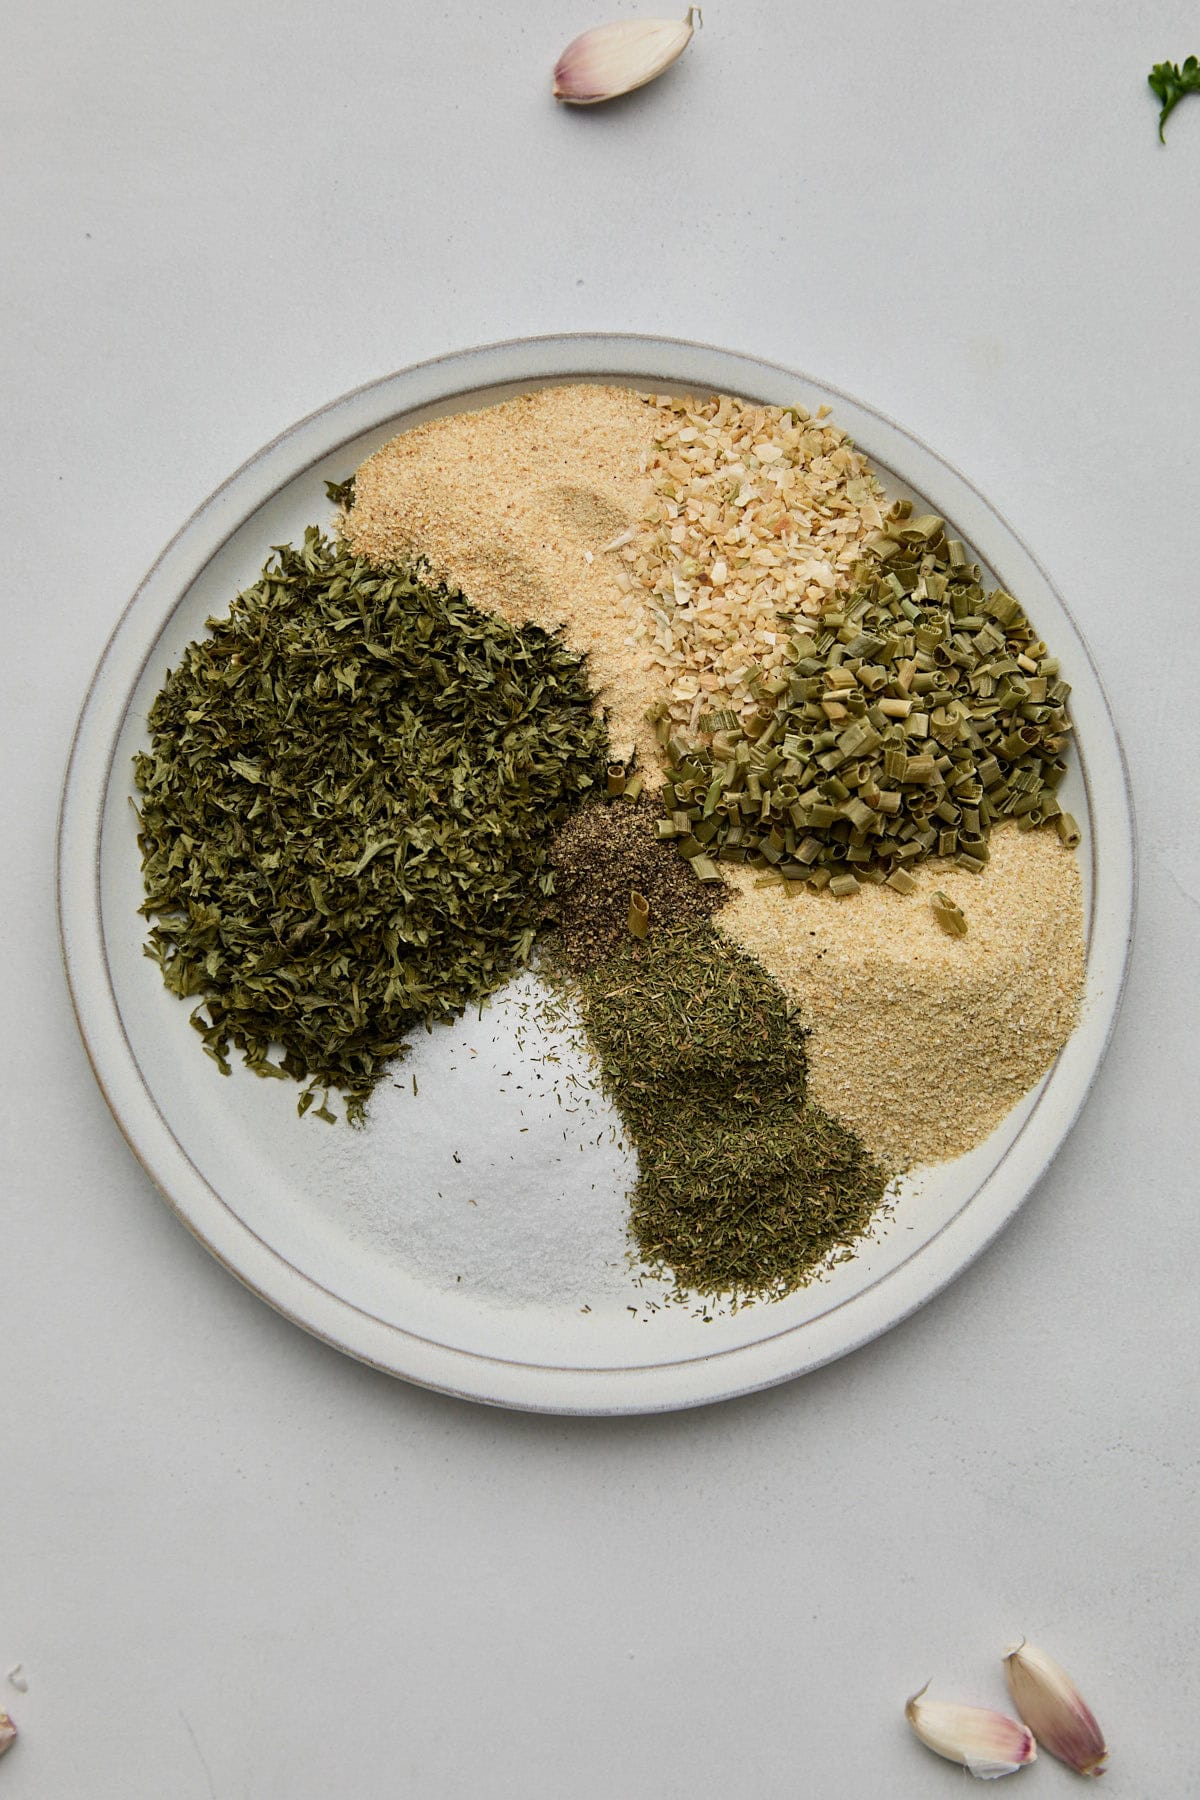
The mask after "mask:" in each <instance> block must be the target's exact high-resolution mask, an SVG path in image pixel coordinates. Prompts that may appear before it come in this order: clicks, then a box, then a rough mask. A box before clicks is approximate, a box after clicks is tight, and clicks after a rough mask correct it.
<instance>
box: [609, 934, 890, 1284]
mask: <svg viewBox="0 0 1200 1800" xmlns="http://www.w3.org/2000/svg"><path fill="white" fill-rule="evenodd" d="M576 984H577V992H578V994H579V998H580V1003H581V1006H582V1011H583V1017H584V1023H585V1025H586V1028H587V1033H588V1037H589V1040H590V1042H591V1044H592V1046H593V1049H594V1051H595V1054H596V1056H597V1059H598V1062H599V1066H600V1071H601V1075H602V1078H603V1081H604V1085H605V1087H606V1089H607V1090H608V1092H609V1094H610V1096H611V1098H612V1100H613V1102H614V1104H615V1105H616V1106H617V1108H618V1110H619V1111H620V1113H621V1116H622V1119H623V1120H624V1123H625V1127H626V1130H627V1131H628V1133H629V1136H630V1138H631V1139H632V1141H633V1143H634V1145H635V1147H636V1149H637V1153H638V1167H639V1173H638V1180H637V1184H636V1186H635V1188H634V1190H633V1194H632V1196H631V1201H630V1205H631V1216H630V1230H631V1233H632V1236H633V1238H634V1240H635V1241H636V1244H637V1247H638V1250H639V1252H640V1254H641V1256H642V1258H643V1260H644V1261H645V1262H646V1263H647V1264H648V1265H649V1266H650V1268H651V1269H652V1270H653V1271H655V1272H656V1273H663V1274H665V1273H666V1272H668V1271H669V1272H670V1274H671V1275H673V1277H674V1280H675V1284H676V1287H677V1288H678V1289H679V1290H680V1293H681V1295H684V1294H687V1293H696V1294H701V1295H709V1296H724V1297H726V1298H728V1299H730V1300H731V1301H732V1302H733V1304H734V1305H735V1306H736V1305H739V1304H742V1303H744V1302H746V1301H749V1300H754V1299H778V1298H779V1297H781V1296H782V1295H784V1294H787V1293H789V1292H791V1290H792V1289H793V1288H796V1287H798V1286H800V1285H802V1284H803V1283H804V1282H805V1280H807V1279H808V1277H809V1276H810V1275H811V1274H812V1273H813V1272H814V1271H815V1270H816V1269H817V1268H818V1267H819V1266H820V1265H822V1264H823V1263H824V1262H825V1261H826V1259H827V1258H828V1257H830V1256H831V1255H832V1256H834V1257H835V1258H837V1257H838V1253H839V1252H845V1253H846V1254H849V1250H850V1246H851V1245H853V1244H854V1242H855V1241H856V1240H857V1239H858V1238H860V1237H861V1236H862V1234H863V1233H864V1232H865V1231H866V1230H867V1229H868V1227H869V1225H870V1222H871V1219H872V1216H873V1215H874V1214H875V1212H876V1210H877V1209H878V1207H879V1205H880V1202H881V1200H882V1198H883V1192H884V1188H885V1186H886V1183H887V1177H886V1175H885V1173H884V1171H883V1170H882V1169H881V1168H880V1167H879V1166H878V1165H877V1164H875V1163H874V1162H872V1161H871V1159H870V1158H869V1157H868V1155H867V1153H866V1151H865V1150H864V1148H863V1146H862V1143H861V1142H860V1140H859V1139H858V1138H857V1137H856V1136H855V1134H854V1133H853V1132H852V1131H850V1130H848V1129H847V1128H846V1127H844V1126H842V1125H839V1124H838V1123H837V1121H836V1120H834V1119H832V1118H830V1117H829V1115H828V1114H826V1113H824V1112H822V1111H821V1110H820V1109H819V1108H818V1107H815V1106H811V1105H809V1104H807V1103H806V1101H805V1094H804V1089H805V1070H806V1064H805V1054H804V1032H803V1031H802V1029H801V1028H800V1026H799V1025H798V1024H797V1022H796V1019H795V1016H794V1015H793V1013H792V1012H791V1010H790V1008H789V1005H788V1002H787V1000H786V998H785V996H784V994H783V992H782V991H781V989H780V988H779V987H778V986H777V985H776V983H775V982H774V981H772V980H771V978H770V977H769V976H768V975H767V974H766V973H765V972H764V971H763V970H762V969H761V968H760V966H759V965H758V963H756V962H755V961H754V960H753V959H752V958H751V957H749V956H747V955H746V954H745V952H744V951H742V950H739V949H738V948H737V947H736V945H734V944H732V943H731V942H730V941H729V940H728V939H727V938H725V937H723V936H722V935H721V934H720V933H719V932H717V931H715V930H714V929H713V928H712V927H711V926H710V925H709V924H707V923H704V922H700V923H695V922H692V923H686V924H676V925H672V926H669V927H664V928H662V929H661V930H660V931H659V933H658V935H657V937H656V939H655V941H654V942H653V943H639V942H636V941H634V940H632V939H629V940H627V941H626V942H625V943H624V944H623V945H622V946H621V947H620V948H619V949H618V950H616V951H615V952H614V953H613V954H612V955H611V956H609V957H607V958H605V959H603V960H601V961H599V962H596V963H595V964H594V965H593V966H592V967H591V968H590V969H588V970H587V971H586V972H584V973H583V974H582V975H579V976H577V977H576Z"/></svg>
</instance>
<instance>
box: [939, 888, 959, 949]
mask: <svg viewBox="0 0 1200 1800" xmlns="http://www.w3.org/2000/svg"><path fill="white" fill-rule="evenodd" d="M933 916H934V918H935V919H936V920H937V922H938V924H939V925H940V926H941V928H942V930H943V931H945V932H948V933H949V935H950V936H951V937H966V935H967V918H966V914H965V913H964V912H963V910H962V907H961V906H959V904H958V902H957V901H955V900H952V899H951V898H950V896H949V894H944V893H943V892H942V890H941V888H937V889H936V890H935V891H934V895H933Z"/></svg>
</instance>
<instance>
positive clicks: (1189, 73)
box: [1146, 56, 1200, 144]
mask: <svg viewBox="0 0 1200 1800" xmlns="http://www.w3.org/2000/svg"><path fill="white" fill-rule="evenodd" d="M1146 79H1147V80H1148V81H1149V83H1150V86H1151V87H1152V88H1153V89H1154V93H1155V96H1156V98H1157V99H1158V101H1159V102H1160V104H1161V106H1162V111H1161V112H1160V113H1159V115H1158V136H1159V141H1160V143H1163V144H1165V143H1166V141H1167V140H1166V138H1165V137H1163V126H1164V125H1165V124H1166V122H1167V120H1168V119H1169V118H1170V116H1171V114H1172V113H1173V112H1174V110H1175V108H1176V107H1177V106H1178V105H1179V102H1180V101H1181V100H1182V99H1183V96H1184V95H1185V94H1200V57H1195V56H1189V57H1188V59H1187V61H1186V62H1185V63H1184V65H1183V67H1182V68H1180V66H1179V64H1178V63H1167V62H1164V63H1155V65H1154V67H1153V68H1152V69H1151V71H1150V73H1149V75H1148V76H1147V78H1146Z"/></svg>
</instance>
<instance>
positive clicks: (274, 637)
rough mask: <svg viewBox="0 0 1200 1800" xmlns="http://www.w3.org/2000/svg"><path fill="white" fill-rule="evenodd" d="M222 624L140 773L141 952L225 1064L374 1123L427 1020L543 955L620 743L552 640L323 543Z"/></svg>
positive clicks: (195, 653)
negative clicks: (565, 857) (612, 747)
mask: <svg viewBox="0 0 1200 1800" xmlns="http://www.w3.org/2000/svg"><path fill="white" fill-rule="evenodd" d="M209 624H210V632H209V635H208V636H206V637H204V638H202V639H200V640H198V641H197V642H195V643H192V644H189V645H188V647H187V649H186V650H185V651H184V653H183V656H182V658H181V660H180V662H179V664H178V665H177V667H176V668H175V669H174V670H173V671H172V672H171V673H170V674H168V676H167V678H166V681H165V682H164V684H163V687H162V689H161V691H160V692H159V694H158V696H157V698H156V699H155V701H154V704H153V706H152V708H151V711H150V719H149V725H150V740H151V741H150V748H149V750H147V751H144V752H142V753H141V754H140V755H138V756H137V757H136V758H135V778H136V781H137V786H138V788H139V789H140V791H141V803H140V810H139V820H140V831H139V837H138V842H139V845H140V847H141V851H142V867H143V876H144V882H145V890H146V899H145V902H144V904H143V906H142V911H143V913H145V914H146V915H147V916H148V917H149V918H150V919H151V920H152V921H153V923H152V926H151V929H150V933H149V938H150V941H149V945H148V947H147V954H148V955H151V956H153V957H154V958H155V959H156V960H157V961H158V963H159V965H160V967H161V969H162V975H163V980H164V981H165V983H166V985H167V986H168V988H170V989H171V990H172V991H173V992H174V993H176V994H179V995H181V996H187V997H191V998H194V999H196V1000H198V1001H199V1002H200V1004H199V1005H198V1006H197V1008H196V1010H195V1011H194V1013H193V1014H192V1023H193V1024H194V1025H195V1026H196V1028H197V1030H198V1031H199V1032H200V1033H201V1035H202V1037H203V1039H204V1045H205V1048H206V1049H207V1050H208V1052H209V1054H210V1055H212V1056H213V1057H214V1058H215V1059H216V1061H217V1062H218V1064H219V1065H220V1066H221V1068H222V1069H224V1070H225V1071H226V1072H228V1069H229V1050H230V1047H231V1046H236V1047H237V1048H238V1049H240V1050H241V1051H242V1052H243V1053H244V1055H245V1060H246V1062H247V1064H248V1065H249V1067H250V1068H251V1069H253V1070H254V1071H255V1073H257V1074H259V1075H274V1076H280V1075H283V1076H293V1077H294V1078H295V1079H297V1080H299V1081H303V1082H305V1083H306V1084H307V1085H306V1087H305V1090H304V1092H303V1094H302V1096H301V1099H300V1110H301V1112H303V1111H305V1110H306V1108H307V1107H308V1106H309V1105H310V1104H311V1103H312V1101H313V1099H314V1097H315V1096H316V1095H317V1094H318V1093H319V1091H320V1090H321V1089H326V1090H328V1089H331V1088H333V1089H339V1090H340V1091H341V1093H342V1094H343V1095H344V1097H345V1100H346V1103H347V1112H348V1114H349V1116H350V1117H351V1118H356V1117H361V1116H362V1113H363V1110H364V1107H365V1103H366V1100H367V1098H368V1096H369V1095H370V1093H371V1090H372V1088H373V1087H374V1085H375V1083H376V1082H377V1081H378V1079H379V1078H380V1076H381V1074H382V1072H383V1069H384V1066H385V1064H386V1063H387V1062H388V1061H389V1059H391V1058H394V1057H397V1056H400V1055H402V1054H403V1053H404V1050H405V1047H406V1038H407V1035H408V1033H409V1032H410V1031H411V1030H412V1029H413V1028H414V1027H415V1026H417V1025H419V1024H422V1023H425V1024H428V1023H430V1022H432V1021H433V1020H437V1019H446V1018H449V1017H452V1016H453V1015H454V1014H455V1013H457V1012H459V1011H461V1010H462V1009H463V1008H464V1007H466V1006H468V1005H470V1004H471V1003H472V1002H474V1001H477V1000H479V999H481V998H482V997H483V996H485V995H487V994H490V993H492V992H493V991H494V990H495V989H497V988H498V987H500V986H501V985H502V984H503V983H504V982H505V981H506V980H507V979H508V978H509V976H510V975H512V974H513V973H514V972H515V971H516V970H517V969H518V968H520V967H521V966H522V964H523V963H525V962H526V961H527V959H528V957H529V954H530V951H531V948H532V945H533V941H534V936H535V934H536V932H537V930H538V928H539V926H540V925H541V923H542V920H543V918H544V915H545V912H546V908H547V905H548V896H549V893H550V890H551V888H552V885H553V882H552V876H551V874H550V870H549V867H548V863H547V850H548V845H549V840H550V837H551V835H552V834H553V832H554V830H555V828H556V827H557V826H559V825H560V824H561V823H562V822H563V820H564V819H565V818H566V817H567V815H568V813H569V812H570V811H571V809H572V808H573V807H574V806H575V805H577V804H578V803H579V802H580V801H581V800H582V799H583V798H584V797H586V795H587V794H588V793H589V792H590V791H592V790H593V789H594V788H595V787H596V785H597V784H598V783H600V782H602V780H603V771H604V762H605V757H606V750H607V745H606V742H605V737H604V731H603V726H602V724H601V722H600V721H599V720H598V719H597V718H596V716H595V713H594V711H593V708H592V702H591V695H590V693H589V691H588V687H587V684H586V681H585V679H584V675H583V670H582V666H581V664H580V662H579V659H578V658H577V657H575V656H573V655H571V654H570V652H569V651H568V650H567V649H566V648H565V647H564V646H563V645H562V644H561V643H559V642H558V641H557V640H556V639H554V638H552V637H548V636H547V635H546V634H545V633H544V632H543V631H541V630H538V629H536V628H528V629H524V630H516V629H514V628H513V627H512V626H509V625H507V624H505V623H503V622H502V621H501V620H498V619H496V618H493V617H491V616H489V615H486V614H482V613H480V612H478V611H476V610H475V609H474V608H473V607H471V606H469V605H468V603H467V602H466V601H465V600H464V599H463V598H462V596H461V595H459V594H457V593H454V592H453V591H450V590H448V589H445V588H435V587H432V586H430V585H429V584H428V583H426V582H425V581H423V580H419V579H417V578H415V577H414V576H412V575H408V574H403V573H399V574H393V575H379V574H378V573H376V572H375V571H374V570H372V569H371V568H370V567H369V565H368V564H367V563H365V562H364V561H362V560H360V559H357V558H356V557H354V556H353V555H352V554H351V553H350V552H349V551H348V550H347V549H346V547H345V546H344V545H343V544H337V543H334V542H331V541H330V540H328V539H326V538H324V537H322V535H321V534H320V532H318V531H317V530H316V529H315V528H311V529H310V530H309V531H308V532H307V533H306V535H305V539H304V543H303V545H302V546H300V547H293V546H291V545H286V546H282V547H281V548H279V549H278V550H277V551H276V552H275V553H274V555H273V558H272V560H271V561H270V562H269V563H268V565H267V566H266V568H265V569H264V571H263V573H262V576H261V578H260V580H259V581H258V582H257V583H256V584H255V585H254V586H253V587H251V588H249V589H247V590H246V591H245V592H244V593H242V594H240V595H239V596H238V597H237V598H236V600H234V602H233V604H232V606H231V608H230V612H229V616H228V618H224V619H213V620H210V621H209ZM318 1116H320V1117H323V1118H329V1117H332V1116H333V1115H332V1114H330V1112H329V1109H328V1106H327V1105H326V1104H325V1103H324V1102H323V1103H322V1105H321V1107H320V1108H319V1109H318Z"/></svg>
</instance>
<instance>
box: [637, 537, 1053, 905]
mask: <svg viewBox="0 0 1200 1800" xmlns="http://www.w3.org/2000/svg"><path fill="white" fill-rule="evenodd" d="M910 511H911V509H910V508H908V507H907V505H901V506H900V507H898V508H897V509H896V511H895V514H894V516H893V517H892V519H891V520H890V521H889V524H888V528H887V531H886V533H884V534H882V535H881V536H879V537H878V538H876V540H875V541H874V544H873V547H872V548H873V557H874V560H872V561H870V562H864V563H862V564H860V566H859V569H858V572H857V574H858V579H857V582H856V585H855V588H854V591H853V593H852V595H851V597H850V598H849V600H848V601H847V602H846V604H845V605H844V607H843V606H837V607H835V608H834V609H831V610H827V611H826V612H825V613H824V614H823V616H822V618H821V619H820V621H819V622H818V621H814V622H812V623H811V624H809V622H807V621H805V622H804V624H803V625H802V626H800V628H799V629H798V630H797V632H796V635H794V636H793V637H792V638H791V640H790V661H789V663H788V665H787V668H786V670H784V671H783V672H781V673H778V674H776V675H773V676H771V677H768V678H765V679H764V678H763V677H762V676H761V674H759V675H757V676H755V677H752V678H751V681H750V687H751V691H752V692H753V694H754V696H755V700H756V707H755V710H754V713H753V714H752V715H751V717H750V718H749V720H746V719H743V720H742V721H741V722H739V720H738V717H737V715H736V714H735V713H733V712H732V711H718V712H715V713H714V712H710V713H706V714H703V715H702V716H701V718H700V720H699V725H700V729H701V731H702V732H703V733H704V741H703V742H701V743H699V744H691V743H689V742H688V741H687V740H686V739H685V738H684V737H683V736H682V735H680V734H678V733H674V734H673V733H672V732H671V729H670V727H669V725H668V724H667V723H666V721H665V719H664V720H662V721H660V723H659V724H658V726H657V728H656V729H657V730H658V733H659V737H660V740H661V741H662V742H663V744H664V748H665V751H666V756H667V762H668V775H669V780H668V782H667V785H666V787H665V789H664V796H663V797H664V801H665V809H666V814H665V817H664V818H662V819H661V820H660V821H659V824H658V827H657V829H658V832H659V835H660V836H661V837H662V838H663V839H664V840H668V841H671V842H673V843H674V844H675V846H676V847H677V849H678V850H679V851H680V852H681V853H682V855H683V856H684V857H685V858H687V859H689V860H690V861H691V863H692V866H693V868H694V869H695V870H696V872H697V873H698V874H700V875H701V877H702V878H707V879H711V878H712V877H713V875H714V874H715V868H714V859H717V860H725V861H730V862H749V863H754V864H761V865H764V866H766V867H768V868H771V869H774V870H775V871H776V872H777V874H778V875H779V876H781V877H782V878H783V879H785V880H788V881H797V882H807V883H808V884H809V885H811V886H813V887H818V888H819V887H824V886H828V887H829V888H830V891H831V892H832V893H834V894H839V895H845V894H851V893H853V892H854V891H855V889H856V888H857V887H858V886H859V885H860V883H861V882H863V881H873V882H882V881H890V882H891V884H892V885H893V886H895V887H898V888H900V889H902V890H904V889H906V888H907V887H908V886H909V885H910V884H909V879H908V876H907V874H906V869H907V867H908V865H909V864H911V863H913V862H916V861H918V860H920V859H921V858H923V857H926V856H950V857H954V858H955V860H956V861H957V862H958V863H959V864H960V865H961V866H962V867H964V868H968V869H972V870H975V871H978V870H979V869H981V868H982V867H983V865H984V863H985V862H986V861H987V858H988V847H987V838H988V833H989V831H990V829H991V826H992V824H993V823H994V822H995V821H996V820H998V819H1004V818H1012V819H1014V820H1015V821H1016V823H1017V824H1018V825H1020V826H1022V827H1024V828H1026V829H1029V828H1032V827H1034V826H1037V825H1040V824H1042V823H1044V822H1048V821H1050V820H1054V821H1055V822H1056V823H1057V825H1058V828H1059V830H1060V833H1061V834H1062V835H1063V836H1064V838H1065V839H1066V840H1067V841H1070V839H1071V836H1072V834H1073V833H1074V831H1075V826H1074V821H1073V820H1072V819H1071V818H1070V816H1069V815H1067V814H1064V813H1063V812H1062V809H1061V807H1060V806H1059V803H1058V801H1057V799H1056V798H1055V790H1056V789H1057V787H1058V785H1059V783H1060V781H1061V780H1062V777H1063V775H1064V774H1065V772H1066V763H1065V762H1064V760H1063V753H1064V751H1065V749H1066V746H1067V740H1068V735H1069V733H1070V730H1071V725H1070V720H1069V718H1068V715H1067V697H1068V695H1069V693H1070V688H1069V686H1068V684H1067V683H1066V682H1065V681H1063V680H1062V679H1061V676H1060V673H1059V665H1058V663H1057V661H1056V660H1055V659H1054V658H1053V657H1051V656H1049V655H1048V654H1047V650H1046V646H1045V644H1043V643H1042V642H1040V640H1038V639H1037V637H1036V636H1035V634H1034V632H1033V629H1032V627H1031V626H1030V624H1029V622H1028V620H1027V619H1026V617H1025V614H1024V612H1023V611H1022V609H1021V607H1020V605H1019V604H1018V602H1017V601H1016V600H1015V599H1014V598H1013V596H1012V595H1011V594H1008V593H1005V592H1004V591H1003V590H1000V589H997V590H996V591H994V592H992V593H987V592H985V590H984V588H983V586H982V584H981V580H980V571H979V568H978V565H975V564H972V563H970V562H969V561H968V560H967V555H966V552H965V550H964V548H963V546H962V544H960V543H959V542H958V541H957V540H956V539H953V538H948V537H947V536H946V532H945V527H944V524H943V521H942V520H941V519H938V518H935V517H933V516H932V515H930V516H926V517H922V518H916V519H914V518H912V517H911V516H910ZM798 623H799V622H798Z"/></svg>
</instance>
